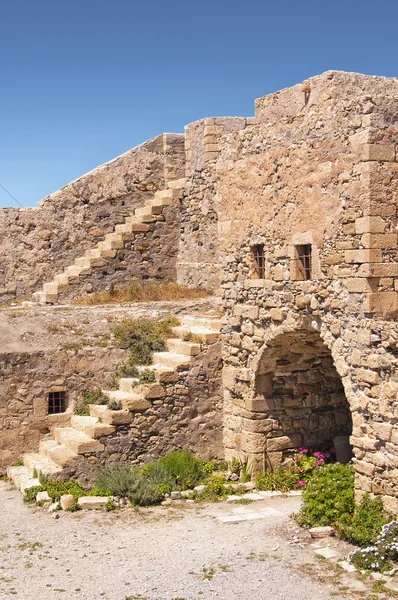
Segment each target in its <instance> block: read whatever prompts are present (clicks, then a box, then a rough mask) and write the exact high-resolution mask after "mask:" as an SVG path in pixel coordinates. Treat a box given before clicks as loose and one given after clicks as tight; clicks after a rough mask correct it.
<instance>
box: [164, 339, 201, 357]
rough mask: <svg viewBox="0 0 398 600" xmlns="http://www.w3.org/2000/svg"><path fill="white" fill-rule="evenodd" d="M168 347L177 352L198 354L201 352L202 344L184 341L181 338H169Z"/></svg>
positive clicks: (188, 354)
mask: <svg viewBox="0 0 398 600" xmlns="http://www.w3.org/2000/svg"><path fill="white" fill-rule="evenodd" d="M166 344H167V348H168V349H169V350H170V352H174V353H175V354H186V355H187V356H197V355H198V354H199V353H200V344H196V343H193V342H184V341H183V340H181V339H179V338H176V339H174V338H169V339H168V340H167V341H166Z"/></svg>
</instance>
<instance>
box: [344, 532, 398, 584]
mask: <svg viewBox="0 0 398 600" xmlns="http://www.w3.org/2000/svg"><path fill="white" fill-rule="evenodd" d="M397 561H398V521H390V522H389V523H387V524H386V525H383V527H382V529H381V532H380V534H379V536H378V538H377V540H376V543H375V544H374V545H372V546H368V547H367V548H358V549H357V550H353V551H352V552H350V554H349V555H348V562H349V563H350V564H353V565H354V566H355V567H357V569H369V570H371V571H380V572H381V573H385V572H386V571H389V570H390V569H391V568H392V567H393V563H396V562H397Z"/></svg>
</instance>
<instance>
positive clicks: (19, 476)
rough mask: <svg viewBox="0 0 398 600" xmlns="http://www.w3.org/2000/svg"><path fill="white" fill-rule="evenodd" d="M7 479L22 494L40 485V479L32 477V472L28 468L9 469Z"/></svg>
mask: <svg viewBox="0 0 398 600" xmlns="http://www.w3.org/2000/svg"><path fill="white" fill-rule="evenodd" d="M7 477H8V478H9V479H11V481H12V482H13V483H14V485H15V487H16V488H17V489H18V490H19V491H20V492H21V493H22V494H25V491H26V490H28V489H29V488H31V487H34V486H36V485H40V481H39V479H38V478H37V477H32V471H31V470H30V469H28V468H27V467H8V469H7Z"/></svg>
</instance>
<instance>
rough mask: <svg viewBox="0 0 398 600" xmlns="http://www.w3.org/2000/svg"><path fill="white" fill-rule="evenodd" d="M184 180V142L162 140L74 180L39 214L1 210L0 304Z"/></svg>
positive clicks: (36, 285) (29, 289)
mask: <svg viewBox="0 0 398 600" xmlns="http://www.w3.org/2000/svg"><path fill="white" fill-rule="evenodd" d="M184 174H185V153H184V136H182V135H178V134H164V135H161V136H158V137H157V138H154V139H152V140H149V141H148V142H146V143H144V144H142V145H141V146H138V147H136V148H133V149H132V150H130V151H128V152H126V153H125V154H123V155H121V156H119V157H118V158H116V159H114V160H112V161H110V162H109V163H106V164H104V165H102V166H100V167H98V168H96V169H94V170H93V171H91V172H90V173H87V174H86V175H84V176H82V177H80V178H79V179H76V180H75V181H73V182H71V183H70V184H68V185H66V186H65V187H63V188H62V189H61V190H59V191H58V192H55V193H54V194H52V195H51V196H48V197H46V198H44V200H42V201H41V202H40V203H39V205H38V206H37V208H24V209H1V211H0V216H1V218H0V253H1V256H2V261H1V265H0V300H2V301H3V302H4V301H7V300H10V299H13V298H15V297H16V298H21V297H25V298H26V297H28V296H30V295H31V294H32V293H33V292H35V291H37V290H39V289H40V287H41V285H42V284H43V283H45V282H46V281H49V280H50V279H51V277H52V276H54V275H56V274H57V273H60V272H62V270H63V269H64V268H65V267H66V266H68V265H71V264H73V262H74V260H75V259H76V258H77V257H79V256H83V255H84V253H85V251H86V250H88V249H90V248H92V247H94V246H95V245H96V244H97V243H98V242H99V241H101V240H103V239H104V238H105V236H106V234H109V233H111V232H112V231H113V230H114V228H115V226H116V225H117V224H121V223H124V220H125V218H126V217H128V216H130V215H131V214H133V212H134V210H135V208H137V207H140V206H143V205H144V203H145V202H146V201H148V200H150V199H152V198H153V196H154V193H155V191H156V190H163V189H165V188H167V182H168V181H171V180H174V179H178V178H180V177H183V176H184ZM157 243H159V240H157Z"/></svg>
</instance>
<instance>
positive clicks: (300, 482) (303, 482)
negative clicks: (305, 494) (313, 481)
mask: <svg viewBox="0 0 398 600" xmlns="http://www.w3.org/2000/svg"><path fill="white" fill-rule="evenodd" d="M306 483H307V482H306V481H303V480H301V481H299V482H298V483H297V486H298V487H304V486H305V485H306Z"/></svg>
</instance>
